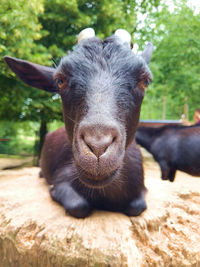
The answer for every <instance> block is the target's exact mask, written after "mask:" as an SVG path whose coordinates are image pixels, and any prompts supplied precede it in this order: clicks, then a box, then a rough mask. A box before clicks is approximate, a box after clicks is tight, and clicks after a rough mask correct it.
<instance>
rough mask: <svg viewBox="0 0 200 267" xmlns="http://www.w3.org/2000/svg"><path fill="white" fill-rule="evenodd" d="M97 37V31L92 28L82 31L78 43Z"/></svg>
mask: <svg viewBox="0 0 200 267" xmlns="http://www.w3.org/2000/svg"><path fill="white" fill-rule="evenodd" d="M92 37H95V31H94V30H93V29H92V28H86V29H84V30H82V31H81V32H80V33H79V35H78V43H79V42H80V41H82V40H85V39H89V38H92Z"/></svg>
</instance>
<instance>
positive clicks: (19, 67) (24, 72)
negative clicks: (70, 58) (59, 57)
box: [4, 56, 58, 92]
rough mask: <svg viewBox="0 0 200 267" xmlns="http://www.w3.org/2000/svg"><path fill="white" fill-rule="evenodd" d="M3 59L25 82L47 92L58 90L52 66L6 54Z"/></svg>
mask: <svg viewBox="0 0 200 267" xmlns="http://www.w3.org/2000/svg"><path fill="white" fill-rule="evenodd" d="M4 60H5V62H6V63H7V64H8V66H9V68H10V69H11V70H12V71H13V72H14V73H15V74H17V76H18V77H19V78H20V79H21V80H22V81H23V82H25V83H26V84H28V85H30V86H33V87H36V88H39V89H42V90H45V91H48V92H58V90H57V88H56V85H55V82H54V80H53V73H54V68H49V67H45V66H41V65H38V64H34V63H31V62H29V61H26V60H21V59H18V58H14V57H8V56H5V57H4Z"/></svg>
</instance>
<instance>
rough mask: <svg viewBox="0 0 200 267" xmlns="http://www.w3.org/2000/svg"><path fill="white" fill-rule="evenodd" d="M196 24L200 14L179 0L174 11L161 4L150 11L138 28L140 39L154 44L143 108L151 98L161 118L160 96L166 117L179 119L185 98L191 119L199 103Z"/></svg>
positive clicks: (199, 58)
mask: <svg viewBox="0 0 200 267" xmlns="http://www.w3.org/2000/svg"><path fill="white" fill-rule="evenodd" d="M199 27H200V14H194V11H193V10H192V9H191V8H190V7H189V6H188V5H187V3H186V1H179V2H178V5H177V6H175V9H174V10H173V12H172V11H170V10H169V7H168V6H166V4H165V3H162V5H161V6H160V7H159V9H157V10H156V11H155V10H154V12H152V13H151V14H149V16H148V18H147V19H146V21H145V27H144V28H143V29H140V40H141V39H142V42H145V41H146V40H147V39H150V40H152V42H153V43H154V46H155V51H154V53H153V57H152V65H151V69H152V71H153V74H154V82H153V85H152V87H151V88H150V90H149V92H147V98H146V99H145V102H146V103H145V105H146V106H145V105H144V107H143V109H144V110H145V109H146V107H147V102H148V101H149V102H150V101H151V100H150V99H153V100H154V103H155V102H157V104H156V110H157V114H159V115H158V116H159V117H160V118H161V112H162V106H163V105H164V102H163V99H166V97H167V103H165V104H166V106H167V116H168V118H180V117H181V114H182V113H183V112H184V103H185V101H186V99H187V98H188V105H189V107H190V110H189V115H190V118H192V116H193V112H194V109H195V108H197V107H199V105H200V104H199V99H200V90H199V79H200V73H199V68H200V39H199ZM151 104H152V105H153V102H152V101H151ZM158 107H159V108H158ZM143 115H144V113H143ZM155 116H156V114H155Z"/></svg>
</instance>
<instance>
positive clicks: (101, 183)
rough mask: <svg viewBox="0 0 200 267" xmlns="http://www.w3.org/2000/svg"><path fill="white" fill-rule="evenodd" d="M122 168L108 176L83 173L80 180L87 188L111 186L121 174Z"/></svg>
mask: <svg viewBox="0 0 200 267" xmlns="http://www.w3.org/2000/svg"><path fill="white" fill-rule="evenodd" d="M119 170H120V167H119V168H117V169H116V170H114V171H113V172H112V173H110V174H109V175H108V176H104V177H101V176H98V175H97V176H93V175H91V174H89V173H87V172H86V171H83V170H82V171H81V173H82V175H81V176H80V177H79V180H80V181H81V182H82V183H83V184H84V185H85V186H87V187H92V188H102V187H105V186H107V185H109V184H110V183H111V182H112V181H113V180H114V179H116V178H117V176H118V174H119Z"/></svg>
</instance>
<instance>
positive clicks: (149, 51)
mask: <svg viewBox="0 0 200 267" xmlns="http://www.w3.org/2000/svg"><path fill="white" fill-rule="evenodd" d="M152 52H153V45H152V43H148V44H147V45H146V47H145V49H144V51H143V52H142V55H141V56H142V57H143V58H144V60H145V61H146V63H147V64H149V61H150V59H151V55H152Z"/></svg>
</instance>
